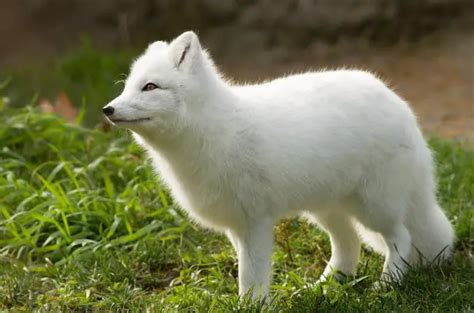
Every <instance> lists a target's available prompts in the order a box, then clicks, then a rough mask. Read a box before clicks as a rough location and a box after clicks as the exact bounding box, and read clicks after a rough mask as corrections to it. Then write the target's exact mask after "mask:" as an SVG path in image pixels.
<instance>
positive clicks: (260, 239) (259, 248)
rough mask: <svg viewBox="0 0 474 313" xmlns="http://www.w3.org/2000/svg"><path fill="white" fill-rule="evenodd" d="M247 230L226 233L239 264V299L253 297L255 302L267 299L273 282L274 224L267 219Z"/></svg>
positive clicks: (253, 224)
mask: <svg viewBox="0 0 474 313" xmlns="http://www.w3.org/2000/svg"><path fill="white" fill-rule="evenodd" d="M246 226H247V227H245V229H239V230H233V231H228V232H227V236H228V237H229V239H230V240H231V242H232V244H233V246H234V248H235V249H236V252H237V257H238V261H239V295H240V296H241V297H243V296H245V295H246V294H247V293H250V295H251V297H252V299H259V298H262V299H264V298H265V297H266V296H267V295H268V292H269V287H270V280H271V254H272V246H273V233H272V229H273V224H272V221H271V220H270V219H264V220H260V221H258V222H257V221H256V222H254V223H251V224H250V225H246Z"/></svg>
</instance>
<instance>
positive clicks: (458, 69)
mask: <svg viewBox="0 0 474 313" xmlns="http://www.w3.org/2000/svg"><path fill="white" fill-rule="evenodd" d="M219 65H220V67H221V68H224V70H225V71H226V72H227V73H229V74H230V75H229V76H231V77H235V78H236V79H237V80H239V81H247V80H248V81H259V80H263V79H268V78H272V77H277V76H280V75H282V74H285V73H291V72H299V71H304V70H307V69H308V66H311V67H312V68H314V69H322V68H338V67H354V68H364V69H367V70H370V71H373V72H375V73H377V74H378V75H379V76H380V77H382V78H383V79H384V80H385V81H386V82H388V83H389V85H390V86H391V87H392V88H393V89H395V90H396V91H397V92H398V93H399V94H400V95H401V96H402V97H403V98H404V99H406V100H407V101H408V102H409V103H410V104H411V106H412V107H413V108H414V110H415V112H416V114H417V116H418V119H419V122H420V124H421V125H422V128H423V131H424V133H425V134H428V135H432V136H439V137H442V138H448V139H451V140H455V141H458V142H461V143H463V144H467V145H469V146H471V147H472V146H474V32H473V31H472V30H471V29H466V30H459V29H456V30H449V29H448V30H444V31H440V32H436V33H433V34H431V35H428V36H426V37H424V38H423V39H421V40H420V41H417V42H402V43H399V44H397V45H395V46H393V45H392V46H387V47H383V46H378V47H374V46H373V45H368V44H367V43H366V42H363V41H359V42H354V41H352V40H344V41H341V42H339V43H337V44H336V45H323V44H321V43H318V44H315V45H314V46H310V47H308V48H307V49H305V50H304V51H289V50H281V51H268V52H266V53H262V54H260V55H257V56H255V57H248V58H247V57H242V59H241V60H240V61H238V62H233V63H226V62H225V61H224V62H223V64H219Z"/></svg>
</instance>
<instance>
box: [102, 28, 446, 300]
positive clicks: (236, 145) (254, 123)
mask: <svg viewBox="0 0 474 313" xmlns="http://www.w3.org/2000/svg"><path fill="white" fill-rule="evenodd" d="M147 83H153V84H155V85H150V86H149V89H146V90H142V89H143V88H144V86H145V85H146V84H147ZM107 108H113V109H114V110H113V113H112V114H111V113H110V112H109V114H108V118H109V119H110V120H111V121H112V122H113V123H115V124H116V125H118V126H120V127H126V128H129V129H131V130H132V131H133V133H134V136H135V138H136V140H137V142H139V143H140V144H141V145H142V146H143V147H144V148H145V149H146V150H147V151H148V153H149V155H150V156H151V158H152V159H153V162H154V166H155V167H156V169H157V171H158V172H159V174H160V176H161V178H162V180H163V181H164V182H165V183H166V184H167V185H168V187H169V188H170V190H171V192H172V195H173V196H174V198H175V199H176V201H177V202H178V203H179V204H180V206H181V207H182V208H183V209H184V210H185V211H186V212H188V213H189V215H190V216H191V217H192V218H193V219H194V220H196V221H197V222H199V223H200V224H202V225H205V226H206V227H209V228H212V229H214V230H217V231H220V232H224V233H225V234H226V235H227V236H228V238H229V239H230V241H231V242H232V244H233V246H234V247H235V249H236V251H237V255H238V261H239V290H240V294H241V295H243V294H245V293H246V292H248V291H250V292H252V295H253V296H254V297H256V296H258V295H266V294H267V293H268V289H269V284H270V279H271V261H270V258H271V253H272V241H273V235H272V227H273V226H274V224H275V223H276V222H277V221H278V220H280V219H282V218H285V217H289V216H294V215H304V216H306V217H307V218H308V219H309V220H310V221H311V222H314V223H316V224H318V225H319V226H320V227H321V228H322V229H324V230H325V231H326V232H327V233H328V235H329V237H330V240H331V246H332V256H331V259H330V260H329V262H328V264H327V267H326V269H325V271H324V273H323V274H322V278H321V279H322V280H324V279H325V278H326V277H327V276H328V275H330V274H331V273H332V272H333V271H339V272H342V273H344V274H346V275H354V274H355V273H356V266H357V262H358V258H359V250H360V245H361V239H362V240H367V241H366V242H367V243H368V244H369V245H371V246H374V248H376V249H377V250H378V251H380V252H381V253H383V254H384V255H385V264H384V268H383V273H385V274H397V275H395V277H397V278H398V279H399V278H401V277H402V274H403V272H404V271H405V270H406V268H407V265H406V264H407V263H409V264H418V263H419V260H420V254H421V255H422V258H424V259H425V260H427V261H432V260H433V259H435V258H436V257H437V256H438V254H440V258H439V259H446V258H448V257H449V256H450V254H451V253H452V247H453V241H454V233H453V228H452V226H451V224H450V223H449V221H448V219H447V218H446V216H445V214H444V213H443V211H442V210H441V208H440V206H439V205H438V203H437V201H436V197H435V190H436V186H435V181H434V169H433V160H432V156H431V152H430V150H429V148H428V147H427V144H426V142H425V140H424V139H423V136H422V134H421V132H420V129H419V128H418V126H417V122H416V119H415V116H414V114H413V112H412V111H411V110H410V108H409V107H408V105H407V103H406V102H405V101H403V100H402V99H401V98H400V97H398V96H397V95H396V94H395V93H394V92H393V91H391V90H390V89H389V88H388V87H387V86H386V85H385V84H384V83H383V82H382V81H380V80H379V79H377V78H376V77H374V76H373V75H372V74H370V73H367V72H364V71H356V70H338V71H327V72H308V73H305V74H299V75H291V76H287V77H283V78H279V79H275V80H273V81H269V82H265V83H262V84H257V85H233V84H230V83H229V82H227V81H226V80H224V79H223V78H222V77H221V75H220V74H219V72H218V71H217V69H216V67H215V66H214V64H213V62H212V60H211V59H210V57H209V56H208V54H207V52H206V51H204V50H202V48H201V46H200V43H199V39H198V37H197V36H196V35H195V34H194V33H193V32H186V33H183V34H182V35H181V36H179V37H178V38H176V39H175V40H174V41H172V42H171V43H166V42H161V41H158V42H155V43H153V44H151V45H150V46H149V48H148V49H147V50H146V52H145V53H144V54H143V55H142V56H140V57H139V58H138V59H137V60H136V62H135V63H134V64H133V66H132V68H131V73H130V76H129V77H128V79H127V81H126V84H125V88H124V90H123V93H122V94H121V95H120V96H119V97H117V98H116V99H114V100H113V101H112V102H110V103H109V104H108V106H107ZM359 231H360V233H361V234H360V235H361V236H359ZM360 238H361V239H360ZM308 240H312V238H308ZM392 276H393V275H392Z"/></svg>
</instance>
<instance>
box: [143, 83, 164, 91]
mask: <svg viewBox="0 0 474 313" xmlns="http://www.w3.org/2000/svg"><path fill="white" fill-rule="evenodd" d="M157 88H160V87H158V85H156V84H153V83H147V84H146V85H145V86H143V88H142V91H150V90H153V89H157Z"/></svg>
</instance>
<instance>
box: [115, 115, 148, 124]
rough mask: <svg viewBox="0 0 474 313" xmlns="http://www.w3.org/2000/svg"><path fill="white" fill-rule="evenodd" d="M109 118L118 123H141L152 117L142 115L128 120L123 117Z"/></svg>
mask: <svg viewBox="0 0 474 313" xmlns="http://www.w3.org/2000/svg"><path fill="white" fill-rule="evenodd" d="M109 119H110V121H111V122H112V123H114V124H117V123H139V122H145V121H150V120H151V117H141V118H135V119H131V120H126V119H121V118H117V119H112V118H109Z"/></svg>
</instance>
